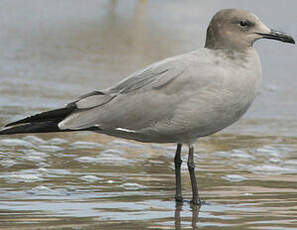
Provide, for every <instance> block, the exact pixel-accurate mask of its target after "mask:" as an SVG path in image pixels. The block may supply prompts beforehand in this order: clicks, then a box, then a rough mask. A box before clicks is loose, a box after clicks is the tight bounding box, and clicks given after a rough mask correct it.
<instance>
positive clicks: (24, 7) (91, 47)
mask: <svg viewBox="0 0 297 230" xmlns="http://www.w3.org/2000/svg"><path fill="white" fill-rule="evenodd" d="M268 3H269V11H268V10H267V7H265V6H266V5H265V4H268ZM225 4H226V3H224V4H223V1H209V2H208V3H203V4H202V3H200V2H198V1H169V0H167V1H165V0H164V1H132V0H129V1H128V0H127V1H116V0H114V1H87V3H86V4H84V5H82V4H81V1H78V0H77V1H76V0H73V1H58V0H54V1H45V0H44V1H40V0H38V1H37V0H36V1H34V0H30V1H26V4H24V3H23V2H21V1H17V0H9V1H8V0H7V1H5V0H3V1H1V3H0V18H1V20H0V28H1V33H0V49H1V54H0V59H1V62H0V95H1V97H0V108H1V113H0V125H1V126H2V125H4V124H5V123H7V122H10V121H14V120H17V119H19V118H22V117H23V116H26V115H31V114H33V113H36V112H40V111H45V110H47V109H53V108H56V107H57V106H61V105H63V104H65V103H67V102H69V101H71V100H73V98H75V97H76V96H78V95H79V94H81V93H85V92H87V91H90V90H94V89H98V88H104V87H108V86H110V85H111V84H113V83H114V82H116V81H118V80H120V79H122V78H123V77H125V76H126V75H127V73H130V72H132V71H135V70H137V69H139V68H141V67H144V66H145V65H147V64H149V63H151V62H154V61H157V60H159V59H161V58H165V57H167V56H172V55H175V54H179V53H183V52H186V51H190V50H193V49H195V48H196V47H200V46H202V45H203V40H204V34H205V32H204V30H205V28H206V26H207V24H208V21H209V19H210V17H211V16H212V15H213V13H215V12H216V11H217V10H218V9H221V8H226V7H236V8H245V9H249V10H251V11H253V12H255V13H256V14H257V15H258V16H259V17H260V18H261V19H262V20H263V21H264V22H265V23H266V24H268V25H269V26H271V27H273V28H275V29H279V30H282V31H286V32H287V33H289V34H291V35H293V36H294V37H295V38H296V37H297V31H296V28H295V27H294V23H292V22H294V21H296V10H295V9H296V7H297V3H295V2H293V1H291V2H290V4H291V5H290V6H288V5H286V4H284V3H281V2H279V1H261V2H259V1H248V2H247V1H228V5H227V6H226V5H225ZM276 14H277V17H276ZM256 46H257V48H258V50H259V53H260V56H261V58H262V63H263V75H264V79H263V90H262V94H261V95H259V97H258V98H257V101H256V102H255V103H254V105H253V106H252V108H251V109H250V110H249V112H248V114H247V115H246V116H245V117H244V118H243V119H242V120H241V121H239V122H238V123H236V124H235V125H233V126H232V127H230V128H228V129H226V130H225V131H223V132H221V133H219V134H216V135H214V136H211V137H207V138H202V139H201V140H199V141H198V142H197V143H196V145H195V147H196V148H195V162H196V170H197V171H196V175H197V177H198V183H199V189H200V196H201V198H202V199H203V200H204V201H205V202H206V203H205V204H204V205H203V206H202V207H201V208H200V210H198V209H197V208H195V207H192V206H191V205H190V204H189V203H188V202H185V203H184V205H183V206H176V204H175V202H174V192H175V182H174V181H175V179H174V164H173V157H174V152H175V146H174V145H159V144H142V143H137V142H131V141H126V140H121V139H116V138H112V137H107V136H103V135H96V134H93V133H88V132H85V133H73V134H40V135H16V136H9V137H8V136H3V137H1V139H0V223H1V227H0V229H195V228H199V229H200V228H201V229H203V228H204V229H273V230H274V229H282V230H283V229H297V221H296V216H297V196H296V194H297V135H296V130H297V122H296V114H297V106H296V105H297V102H296V98H297V91H296V88H297V81H296V75H297V72H296V68H295V67H296V66H295V62H296V58H297V52H296V48H295V47H293V46H291V45H287V44H282V43H278V42H273V41H260V42H258V43H257V44H256ZM186 160H187V149H186V148H184V149H183V161H184V162H186ZM182 178H183V181H182V186H183V195H184V198H185V199H186V200H189V199H190V197H191V186H190V180H189V176H188V172H187V168H186V164H185V163H184V164H183V166H182Z"/></svg>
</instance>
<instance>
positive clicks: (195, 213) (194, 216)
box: [174, 202, 200, 230]
mask: <svg viewBox="0 0 297 230" xmlns="http://www.w3.org/2000/svg"><path fill="white" fill-rule="evenodd" d="M182 207H183V204H182V203H179V202H177V203H176V206H175V213H174V219H175V229H176V230H181V229H182V227H181V222H182V220H181V216H180V214H181V211H182ZM190 207H191V209H192V230H194V229H198V227H197V222H198V216H199V211H200V206H197V205H191V204H190Z"/></svg>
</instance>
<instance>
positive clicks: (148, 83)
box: [59, 55, 187, 130]
mask: <svg viewBox="0 0 297 230" xmlns="http://www.w3.org/2000/svg"><path fill="white" fill-rule="evenodd" d="M183 56H184V55H183ZM183 56H177V57H175V58H169V59H165V60H163V61H161V62H157V63H155V64H153V65H151V66H149V67H147V68H145V69H144V70H142V71H139V72H137V73H134V74H132V75H131V76H130V77H128V78H126V79H124V80H123V81H121V82H119V83H118V84H117V85H115V86H114V87H111V88H109V89H106V90H102V91H94V92H91V93H89V94H86V95H83V96H82V97H80V98H79V99H78V100H77V101H75V102H73V103H74V104H75V105H76V107H77V108H78V110H77V112H75V113H73V114H71V115H70V116H68V117H67V118H66V119H64V120H63V121H62V122H60V123H59V128H61V129H82V128H88V127H92V126H99V127H101V128H103V129H104V128H106V129H114V128H127V129H134V130H135V129H141V128H145V127H147V126H149V125H151V124H152V123H153V122H156V121H158V120H160V119H163V118H164V116H166V113H168V109H169V110H173V109H174V104H175V103H176V101H175V100H176V98H177V97H178V95H176V96H175V97H173V96H171V97H170V98H169V97H168V95H166V93H165V92H164V89H165V88H166V87H167V86H169V85H171V84H173V83H174V81H175V80H176V79H177V78H178V77H180V76H182V75H183V73H184V72H185V71H186V69H187V62H185V61H184V58H183ZM169 107H170V108H169Z"/></svg>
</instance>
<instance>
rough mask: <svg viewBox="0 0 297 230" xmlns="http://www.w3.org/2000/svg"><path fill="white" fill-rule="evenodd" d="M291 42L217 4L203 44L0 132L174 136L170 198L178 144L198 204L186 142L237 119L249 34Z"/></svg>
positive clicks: (246, 83)
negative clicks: (185, 157) (183, 152)
mask: <svg viewBox="0 0 297 230" xmlns="http://www.w3.org/2000/svg"><path fill="white" fill-rule="evenodd" d="M262 38H267V39H274V40H279V41H282V42H287V43H293V44H295V41H294V39H293V38H292V37H291V36H289V35H286V34H284V33H281V32H277V31H275V30H272V29H269V28H268V27H267V26H266V25H264V24H263V23H262V22H261V21H260V20H259V18H258V17H257V16H255V15H254V14H253V13H250V12H248V11H246V10H240V9H223V10H220V11H219V12H217V13H216V14H215V15H214V17H213V18H212V19H211V21H210V24H209V26H208V29H207V36H206V42H205V47H204V48H201V49H198V50H195V51H192V52H189V53H185V54H182V55H178V56H174V57H170V58H167V59H164V60H162V61H159V62H156V63H153V64H152V65H149V66H148V67H146V68H144V69H142V70H140V71H138V72H135V73H133V74H131V75H130V76H128V77H127V78H125V79H124V80H122V81H120V82H119V83H117V84H115V85H114V86H112V87H110V88H107V89H102V90H98V91H93V92H90V93H88V94H85V95H82V96H80V97H79V98H78V99H77V100H74V101H73V102H71V103H69V104H67V105H66V106H65V107H63V108H59V109H56V110H51V111H47V112H43V113H40V114H37V115H34V116H31V117H27V118H24V119H22V120H19V121H16V122H13V123H9V124H7V125H6V126H5V127H6V128H5V129H3V130H2V131H0V135H9V134H19V133H48V132H72V131H93V132H97V133H100V134H106V135H110V136H114V137H119V138H125V139H130V140H136V141H140V142H155V143H176V144H177V149H176V153H175V157H174V163H175V180H176V181H175V182H176V195H175V199H176V202H182V201H183V197H182V192H181V164H182V160H181V149H182V145H187V146H188V148H189V154H188V162H187V166H188V170H189V174H190V180H191V185H192V200H191V203H193V204H194V205H201V200H200V197H199V193H198V186H197V181H196V177H195V172H194V170H195V164H194V156H193V155H194V145H193V143H194V142H195V141H196V140H197V139H198V138H200V137H205V136H209V135H211V134H214V133H216V132H218V131H220V130H222V129H224V128H225V127H228V126H229V125H231V124H233V123H234V122H235V121H237V120H238V119H239V118H240V117H241V116H242V115H243V114H244V113H245V112H246V111H247V109H248V108H249V107H250V105H251V104H252V102H253V101H254V99H255V97H256V95H257V93H258V91H259V88H260V82H261V78H262V71H261V64H260V60H259V56H258V54H257V51H256V50H255V49H254V48H253V44H254V42H255V41H257V40H259V39H262Z"/></svg>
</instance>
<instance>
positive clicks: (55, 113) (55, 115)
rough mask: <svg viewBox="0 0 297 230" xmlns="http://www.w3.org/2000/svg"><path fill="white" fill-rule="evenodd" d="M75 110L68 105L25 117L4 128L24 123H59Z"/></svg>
mask: <svg viewBox="0 0 297 230" xmlns="http://www.w3.org/2000/svg"><path fill="white" fill-rule="evenodd" d="M75 109H76V107H75V105H71V104H70V106H67V107H65V108H61V109H56V110H51V111H47V112H43V113H39V114H36V115H34V116H31V117H26V118H24V119H22V120H19V121H16V122H12V123H9V124H7V125H5V127H9V126H14V125H19V124H25V123H40V122H48V121H55V122H60V121H62V120H63V119H64V118H65V117H66V116H68V115H69V114H71V113H72V112H73V111H74V110H75Z"/></svg>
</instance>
